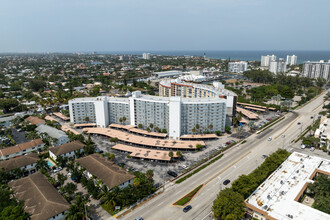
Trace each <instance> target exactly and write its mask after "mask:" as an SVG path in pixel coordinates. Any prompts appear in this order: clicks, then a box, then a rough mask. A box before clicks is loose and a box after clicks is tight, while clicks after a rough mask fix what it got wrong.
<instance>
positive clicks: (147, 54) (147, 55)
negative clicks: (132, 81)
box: [142, 53, 150, 60]
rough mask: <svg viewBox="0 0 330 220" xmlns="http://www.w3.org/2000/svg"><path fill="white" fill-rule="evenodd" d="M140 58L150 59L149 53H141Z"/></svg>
mask: <svg viewBox="0 0 330 220" xmlns="http://www.w3.org/2000/svg"><path fill="white" fill-rule="evenodd" d="M142 58H143V59H145V60H150V53H143V54H142Z"/></svg>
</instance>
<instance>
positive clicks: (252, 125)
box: [247, 121, 254, 131]
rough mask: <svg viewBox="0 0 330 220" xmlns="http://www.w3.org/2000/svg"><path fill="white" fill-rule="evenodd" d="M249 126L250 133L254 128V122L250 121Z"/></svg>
mask: <svg viewBox="0 0 330 220" xmlns="http://www.w3.org/2000/svg"><path fill="white" fill-rule="evenodd" d="M247 125H248V127H249V128H250V131H252V130H253V128H254V122H253V121H249V123H248V124H247Z"/></svg>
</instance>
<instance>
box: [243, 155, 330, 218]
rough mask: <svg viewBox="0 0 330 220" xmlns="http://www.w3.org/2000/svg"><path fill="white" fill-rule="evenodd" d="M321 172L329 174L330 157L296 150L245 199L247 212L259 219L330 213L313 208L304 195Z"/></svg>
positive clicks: (327, 215) (320, 215)
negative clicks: (311, 154)
mask: <svg viewBox="0 0 330 220" xmlns="http://www.w3.org/2000/svg"><path fill="white" fill-rule="evenodd" d="M319 173H323V174H326V175H328V176H329V175H330V160H326V159H323V158H320V157H316V156H309V155H306V154H302V153H297V152H294V153H292V154H291V155H290V156H289V157H288V159H287V160H285V161H284V162H283V163H282V164H281V165H280V166H279V168H278V169H277V170H275V171H274V172H273V173H272V174H271V175H269V177H268V178H267V179H266V180H265V181H264V182H263V183H262V184H261V185H260V186H259V187H258V188H257V189H256V190H255V191H254V192H253V193H252V194H251V195H250V196H249V197H248V198H247V199H246V200H245V203H246V207H247V214H249V215H250V216H251V217H253V218H256V219H260V220H268V219H269V220H274V219H288V220H290V219H306V220H307V219H317V220H327V219H330V215H329V214H326V213H324V212H321V211H319V210H317V209H314V208H312V203H313V199H309V198H307V197H305V196H304V195H305V191H306V188H307V186H308V184H310V183H313V182H314V177H315V176H316V175H318V174H319Z"/></svg>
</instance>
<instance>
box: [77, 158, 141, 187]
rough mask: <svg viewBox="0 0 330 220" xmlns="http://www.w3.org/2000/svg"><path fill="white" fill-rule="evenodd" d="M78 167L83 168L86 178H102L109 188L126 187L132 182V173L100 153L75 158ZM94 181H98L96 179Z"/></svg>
mask: <svg viewBox="0 0 330 220" xmlns="http://www.w3.org/2000/svg"><path fill="white" fill-rule="evenodd" d="M76 162H77V163H78V164H79V166H80V167H83V168H85V169H86V170H85V171H84V174H85V175H86V177H88V178H92V177H93V176H96V177H97V179H99V180H102V183H103V184H104V185H106V186H107V187H108V189H109V190H111V189H112V188H114V187H115V186H118V187H119V188H120V189H122V188H125V187H127V186H128V185H130V184H132V183H133V179H134V178H135V176H134V175H132V174H131V173H129V172H127V171H126V170H124V169H122V168H121V167H120V166H118V165H116V164H115V163H114V162H112V161H109V160H108V159H107V158H105V157H103V156H102V155H100V154H92V155H89V156H87V157H82V158H79V159H77V160H76ZM96 182H98V181H97V180H96Z"/></svg>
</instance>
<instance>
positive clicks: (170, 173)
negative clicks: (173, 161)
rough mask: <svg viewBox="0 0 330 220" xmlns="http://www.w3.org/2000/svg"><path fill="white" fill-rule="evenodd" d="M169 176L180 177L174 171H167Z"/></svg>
mask: <svg viewBox="0 0 330 220" xmlns="http://www.w3.org/2000/svg"><path fill="white" fill-rule="evenodd" d="M167 174H168V175H170V176H173V177H177V176H178V174H177V173H176V172H174V171H172V170H169V171H167Z"/></svg>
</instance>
